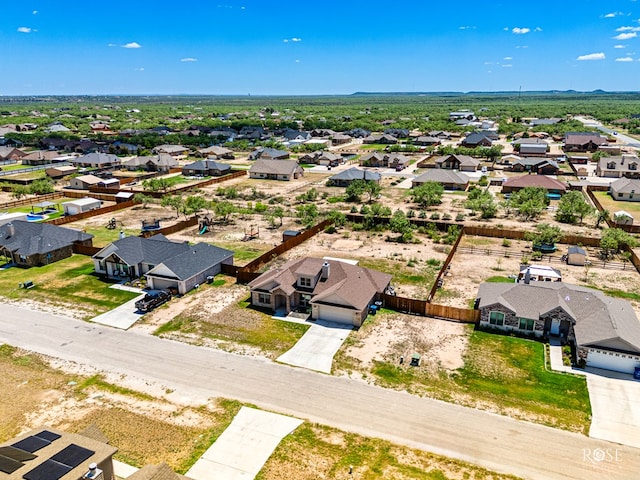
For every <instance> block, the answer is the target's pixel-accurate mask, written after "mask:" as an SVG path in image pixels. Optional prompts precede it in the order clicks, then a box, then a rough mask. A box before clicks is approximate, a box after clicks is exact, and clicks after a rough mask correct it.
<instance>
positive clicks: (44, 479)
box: [22, 460, 73, 480]
mask: <svg viewBox="0 0 640 480" xmlns="http://www.w3.org/2000/svg"><path fill="white" fill-rule="evenodd" d="M71 470H73V469H72V468H71V467H69V466H67V465H63V464H61V463H58V462H54V461H53V460H46V461H45V462H43V463H41V464H40V465H38V466H37V467H36V468H34V469H33V470H31V471H29V472H27V473H25V474H24V475H23V476H22V478H24V479H25V480H58V479H59V478H61V477H64V476H65V475H66V474H67V473H69V472H70V471H71Z"/></svg>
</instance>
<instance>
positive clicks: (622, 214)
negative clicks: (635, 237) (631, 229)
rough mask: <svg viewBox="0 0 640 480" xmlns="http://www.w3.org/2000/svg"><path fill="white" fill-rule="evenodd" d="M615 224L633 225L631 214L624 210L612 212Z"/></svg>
mask: <svg viewBox="0 0 640 480" xmlns="http://www.w3.org/2000/svg"><path fill="white" fill-rule="evenodd" d="M613 221H614V222H615V224H616V225H633V215H631V214H630V213H629V212H627V211H625V210H618V211H617V212H615V213H614V214H613Z"/></svg>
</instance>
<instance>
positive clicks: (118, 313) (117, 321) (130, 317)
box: [91, 285, 145, 330]
mask: <svg viewBox="0 0 640 480" xmlns="http://www.w3.org/2000/svg"><path fill="white" fill-rule="evenodd" d="M111 288H116V289H118V290H127V291H129V292H135V293H140V295H138V296H137V297H135V298H133V299H131V300H129V301H128V302H125V303H123V304H122V305H120V306H119V307H116V308H114V309H113V310H109V311H108V312H106V313H103V314H102V315H98V316H97V317H93V318H92V319H91V321H92V322H94V323H99V324H101V325H107V326H109V327H115V328H121V329H122V330H127V329H128V328H130V327H131V326H132V325H133V324H134V323H136V322H137V321H138V320H139V319H140V317H141V316H142V315H144V313H143V312H140V311H138V309H137V308H136V305H135V303H136V302H137V301H138V300H140V299H141V298H142V297H144V295H145V294H144V292H143V291H142V290H140V289H139V288H132V287H125V286H124V285H113V286H112V287H111Z"/></svg>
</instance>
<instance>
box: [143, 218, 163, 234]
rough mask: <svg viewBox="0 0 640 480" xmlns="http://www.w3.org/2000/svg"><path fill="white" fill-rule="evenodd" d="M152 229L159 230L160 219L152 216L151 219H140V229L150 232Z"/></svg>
mask: <svg viewBox="0 0 640 480" xmlns="http://www.w3.org/2000/svg"><path fill="white" fill-rule="evenodd" d="M153 230H160V220H158V219H157V218H154V219H153V220H142V231H143V232H150V231H153Z"/></svg>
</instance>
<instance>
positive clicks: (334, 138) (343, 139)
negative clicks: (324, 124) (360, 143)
mask: <svg viewBox="0 0 640 480" xmlns="http://www.w3.org/2000/svg"><path fill="white" fill-rule="evenodd" d="M330 139H331V144H332V145H344V144H345V143H349V142H351V141H352V140H353V137H351V136H350V135H346V134H344V133H334V134H333V135H331V136H330Z"/></svg>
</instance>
